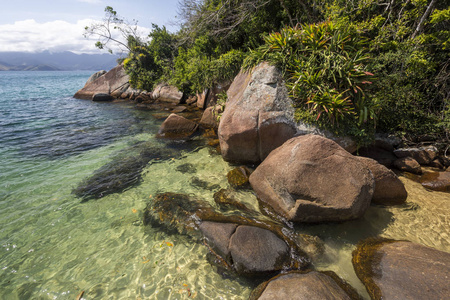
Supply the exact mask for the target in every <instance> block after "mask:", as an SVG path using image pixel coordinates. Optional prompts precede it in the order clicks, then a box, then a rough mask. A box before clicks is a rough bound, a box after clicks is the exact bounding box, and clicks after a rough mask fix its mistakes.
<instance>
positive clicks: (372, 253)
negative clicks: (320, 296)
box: [352, 238, 450, 299]
mask: <svg viewBox="0 0 450 300" xmlns="http://www.w3.org/2000/svg"><path fill="white" fill-rule="evenodd" d="M352 263H353V267H354V269H355V272H356V275H357V276H358V278H359V279H360V280H361V281H362V282H363V283H364V285H365V286H366V289H367V291H368V293H369V295H370V297H371V298H372V299H447V298H448V296H449V295H450V285H449V284H448V283H449V278H450V253H447V252H443V251H439V250H436V249H433V248H429V247H426V246H422V245H419V244H414V243H411V242H407V241H395V240H387V239H381V238H378V239H377V238H369V239H366V240H363V241H361V242H359V243H358V245H357V248H356V250H355V251H353V259H352Z"/></svg>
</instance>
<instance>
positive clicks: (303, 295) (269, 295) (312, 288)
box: [250, 271, 361, 300]
mask: <svg viewBox="0 0 450 300" xmlns="http://www.w3.org/2000/svg"><path fill="white" fill-rule="evenodd" d="M257 299H260V300H286V299H289V300H322V299H328V300H334V299H335V300H341V299H348V300H352V299H361V297H360V296H359V295H358V293H357V292H356V291H355V290H354V289H353V288H352V287H351V286H350V285H349V284H348V283H346V282H345V281H343V280H342V279H340V278H339V277H338V276H337V275H336V274H335V273H334V272H331V271H329V272H317V271H306V272H298V271H292V272H289V273H286V274H280V275H278V276H275V277H274V278H272V279H270V280H269V281H266V282H264V283H262V284H261V285H259V286H258V287H257V288H256V289H255V290H254V291H253V292H252V294H251V295H250V300H257Z"/></svg>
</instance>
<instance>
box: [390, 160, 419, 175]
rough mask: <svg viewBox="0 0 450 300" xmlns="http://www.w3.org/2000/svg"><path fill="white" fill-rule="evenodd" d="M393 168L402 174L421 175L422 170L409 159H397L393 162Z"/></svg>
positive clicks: (415, 162) (416, 163)
mask: <svg viewBox="0 0 450 300" xmlns="http://www.w3.org/2000/svg"><path fill="white" fill-rule="evenodd" d="M394 166H395V167H396V168H397V169H399V170H400V171H403V172H409V173H413V174H422V168H421V167H420V164H419V163H418V162H417V161H416V160H415V159H414V158H411V157H404V158H399V159H397V160H396V161H394Z"/></svg>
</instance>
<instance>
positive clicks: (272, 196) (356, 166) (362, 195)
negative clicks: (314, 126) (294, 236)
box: [250, 135, 374, 222]
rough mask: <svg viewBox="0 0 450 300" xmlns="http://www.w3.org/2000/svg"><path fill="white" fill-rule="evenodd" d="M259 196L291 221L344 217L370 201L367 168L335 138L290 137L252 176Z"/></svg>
mask: <svg viewBox="0 0 450 300" xmlns="http://www.w3.org/2000/svg"><path fill="white" fill-rule="evenodd" d="M250 184H251V185H252V187H253V189H254V190H255V192H256V194H257V196H258V199H259V200H261V201H262V202H263V203H264V204H267V205H269V206H271V207H272V208H273V209H274V210H275V212H277V213H278V214H280V215H281V216H283V217H285V218H286V219H288V220H290V221H295V222H329V221H344V220H350V219H355V218H359V217H361V216H362V215H363V214H364V212H365V211H366V209H367V208H368V207H369V205H370V201H371V200H372V196H373V191H374V178H373V176H372V173H371V172H370V170H369V169H368V168H367V167H366V166H365V165H364V164H363V163H361V162H360V161H359V159H358V158H356V157H354V156H353V155H351V154H350V153H348V152H347V151H346V150H344V149H343V148H342V147H340V146H339V145H338V144H337V143H335V142H333V141H331V140H329V139H326V138H323V137H320V136H316V135H304V136H299V137H296V138H292V139H290V140H289V141H287V142H286V143H284V144H283V145H282V146H281V147H279V148H277V149H275V150H274V151H272V152H271V153H270V155H269V156H268V157H267V158H266V159H265V160H264V162H263V163H262V164H261V165H259V166H258V167H257V168H256V170H255V171H254V172H253V173H252V175H250Z"/></svg>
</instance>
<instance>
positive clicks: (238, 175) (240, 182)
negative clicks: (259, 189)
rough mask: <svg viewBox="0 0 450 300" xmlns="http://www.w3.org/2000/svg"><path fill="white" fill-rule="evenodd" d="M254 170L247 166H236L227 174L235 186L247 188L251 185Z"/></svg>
mask: <svg viewBox="0 0 450 300" xmlns="http://www.w3.org/2000/svg"><path fill="white" fill-rule="evenodd" d="M251 173H252V171H250V169H249V168H247V167H246V166H240V167H238V168H234V169H233V170H231V171H230V172H228V174H227V178H228V183H229V184H230V185H231V186H232V187H234V188H245V187H247V186H249V185H250V182H249V177H250V174H251Z"/></svg>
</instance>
